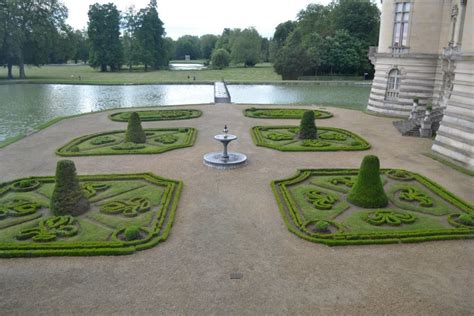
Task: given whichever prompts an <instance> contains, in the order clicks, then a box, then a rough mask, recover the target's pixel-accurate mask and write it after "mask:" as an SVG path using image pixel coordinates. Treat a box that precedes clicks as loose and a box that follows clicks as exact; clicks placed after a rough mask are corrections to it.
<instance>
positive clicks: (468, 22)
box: [367, 0, 474, 170]
mask: <svg viewBox="0 0 474 316" xmlns="http://www.w3.org/2000/svg"><path fill="white" fill-rule="evenodd" d="M369 58H370V59H371V61H372V63H373V64H374V65H375V71H376V72H375V78H374V81H373V85H372V90H371V93H370V97H369V102H368V106H367V109H368V111H371V112H376V113H382V114H387V115H394V116H399V117H408V116H409V115H410V112H411V110H412V104H413V100H414V99H416V98H418V99H419V100H420V104H424V105H426V104H431V105H432V106H433V108H435V107H443V108H444V116H443V119H442V121H441V124H440V128H439V130H438V132H437V135H436V138H435V140H434V143H433V147H432V150H433V151H434V152H435V153H437V154H440V155H442V156H444V157H446V158H450V159H451V160H454V161H455V162H457V163H459V164H461V165H462V166H464V167H466V168H468V169H471V170H474V0H382V16H381V25H380V37H379V46H378V48H377V49H371V52H370V54H369Z"/></svg>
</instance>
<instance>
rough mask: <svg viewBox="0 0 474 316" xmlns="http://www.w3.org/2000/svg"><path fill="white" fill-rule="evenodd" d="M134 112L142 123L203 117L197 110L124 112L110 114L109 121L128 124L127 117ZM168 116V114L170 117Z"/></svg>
mask: <svg viewBox="0 0 474 316" xmlns="http://www.w3.org/2000/svg"><path fill="white" fill-rule="evenodd" d="M132 112H136V113H137V114H138V116H140V120H141V121H142V122H153V121H175V120H188V119H193V118H198V117H200V116H201V115H202V111H201V110H195V109H182V110H180V109H175V110H148V111H122V112H116V113H112V114H109V119H111V120H112V121H115V122H128V117H126V116H127V114H129V113H132ZM180 113H182V115H181V116H180V115H179V114H180ZM166 114H168V117H167V116H166Z"/></svg>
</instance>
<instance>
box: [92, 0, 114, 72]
mask: <svg viewBox="0 0 474 316" xmlns="http://www.w3.org/2000/svg"><path fill="white" fill-rule="evenodd" d="M88 15H89V25H88V29H87V34H88V36H89V43H90V62H89V64H90V65H91V67H93V68H97V67H100V71H102V72H106V71H107V66H109V67H110V70H111V71H115V70H118V69H120V66H121V64H122V57H123V51H122V43H121V42H120V12H119V11H118V10H117V7H116V6H115V5H114V4H113V3H108V4H104V5H100V4H98V3H96V4H93V5H91V6H89V12H88Z"/></svg>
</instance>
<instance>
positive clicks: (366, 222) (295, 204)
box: [272, 169, 474, 245]
mask: <svg viewBox="0 0 474 316" xmlns="http://www.w3.org/2000/svg"><path fill="white" fill-rule="evenodd" d="M357 174H358V170H354V169H309V170H299V171H298V173H297V174H296V175H295V176H293V177H291V178H289V179H285V180H278V181H274V182H273V183H272V187H273V191H274V193H275V197H276V199H277V202H278V204H279V207H280V211H281V213H282V216H283V219H284V221H285V223H286V224H287V226H288V229H289V230H290V231H291V232H293V233H295V234H296V235H298V236H300V237H301V238H304V239H307V240H310V241H314V242H320V243H325V244H328V245H352V244H377V243H398V242H418V241H428V240H439V239H461V238H473V237H474V219H473V217H472V215H473V211H474V207H473V206H472V205H469V204H468V203H466V202H464V201H462V200H461V199H459V198H457V197H456V196H455V195H453V194H452V193H450V192H447V191H446V190H445V189H443V188H442V187H440V186H439V185H437V184H436V183H434V182H432V181H431V180H429V179H427V178H425V177H423V176H421V175H418V174H416V173H412V172H409V171H405V170H399V169H382V170H381V177H382V183H383V185H384V188H385V192H386V193H387V195H388V198H389V204H388V205H387V207H385V208H376V209H366V208H361V207H358V206H355V205H353V204H351V203H350V202H349V201H348V200H347V194H348V193H349V191H350V190H351V188H352V187H353V185H354V183H355V182H356V179H357ZM463 214H464V215H463ZM462 215H463V218H461V216H462ZM466 218H467V220H466ZM469 218H470V222H469Z"/></svg>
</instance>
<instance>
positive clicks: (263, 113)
mask: <svg viewBox="0 0 474 316" xmlns="http://www.w3.org/2000/svg"><path fill="white" fill-rule="evenodd" d="M306 111H310V110H307V109H280V108H277V109H274V108H249V109H245V110H244V115H245V116H247V117H253V118H261V119H301V118H302V117H303V113H304V112H306ZM313 112H314V117H315V118H316V119H327V118H331V117H333V115H332V113H330V112H328V111H322V110H313Z"/></svg>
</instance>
